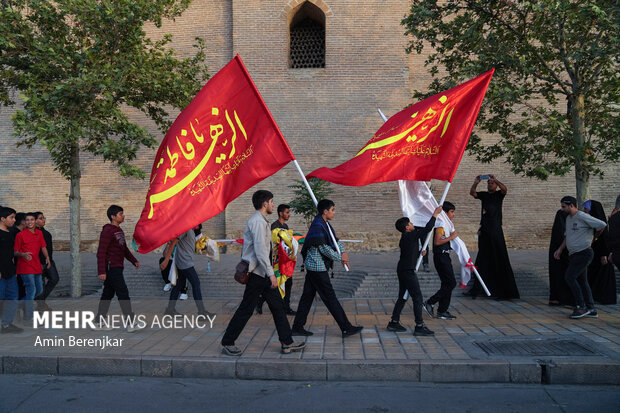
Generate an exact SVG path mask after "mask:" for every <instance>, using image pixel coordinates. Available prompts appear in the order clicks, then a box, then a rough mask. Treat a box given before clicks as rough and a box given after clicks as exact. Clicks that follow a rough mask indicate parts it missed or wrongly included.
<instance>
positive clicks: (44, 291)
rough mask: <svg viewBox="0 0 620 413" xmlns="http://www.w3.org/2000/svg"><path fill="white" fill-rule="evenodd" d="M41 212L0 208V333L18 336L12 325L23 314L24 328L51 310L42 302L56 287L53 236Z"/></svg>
mask: <svg viewBox="0 0 620 413" xmlns="http://www.w3.org/2000/svg"><path fill="white" fill-rule="evenodd" d="M45 223H46V219H45V215H44V214H43V212H40V211H38V212H28V213H23V212H16V211H15V210H14V209H12V208H8V207H1V206H0V301H1V304H2V328H1V332H2V333H20V332H22V331H23V329H22V328H21V327H18V326H16V325H15V324H13V321H14V319H15V315H16V312H17V311H18V310H20V309H21V310H22V311H23V320H24V324H26V323H28V322H31V320H32V318H33V314H34V303H35V302H36V305H37V307H36V310H37V311H47V310H51V308H50V307H49V306H48V305H47V303H46V302H45V300H46V299H47V297H48V296H49V295H50V293H51V292H52V291H53V290H54V287H55V286H56V284H58V279H59V278H58V271H57V269H56V264H55V263H54V259H53V243H52V234H50V233H49V231H47V230H46V229H45V228H44V227H45Z"/></svg>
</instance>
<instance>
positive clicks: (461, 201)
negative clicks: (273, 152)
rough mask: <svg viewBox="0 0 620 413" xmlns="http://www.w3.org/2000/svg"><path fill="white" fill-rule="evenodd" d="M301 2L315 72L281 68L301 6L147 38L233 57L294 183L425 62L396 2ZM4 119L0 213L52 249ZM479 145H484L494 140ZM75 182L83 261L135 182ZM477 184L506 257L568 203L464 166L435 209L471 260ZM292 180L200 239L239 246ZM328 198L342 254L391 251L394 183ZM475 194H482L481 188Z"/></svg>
mask: <svg viewBox="0 0 620 413" xmlns="http://www.w3.org/2000/svg"><path fill="white" fill-rule="evenodd" d="M312 2H313V3H314V4H315V5H317V7H319V8H320V9H321V10H323V11H324V12H325V14H326V65H325V68H320V69H290V68H289V67H288V66H289V58H288V41H289V37H288V36H289V34H288V25H289V23H290V21H291V18H292V16H293V13H294V12H295V10H296V9H297V7H299V6H300V4H301V3H303V1H299V0H291V1H288V2H287V1H282V0H244V1H239V0H233V1H230V0H195V1H194V2H193V3H192V4H191V6H190V8H189V9H188V10H187V11H186V13H185V14H184V15H183V16H181V17H180V18H178V19H176V21H174V22H167V23H165V24H164V26H163V27H162V28H161V29H155V28H154V27H150V28H148V29H149V33H151V34H152V36H153V37H158V36H161V35H162V34H163V33H173V34H174V43H173V46H174V47H175V49H176V50H177V52H178V53H179V55H181V56H188V55H190V54H191V53H192V43H193V39H194V38H195V37H197V36H199V37H203V38H205V40H206V45H207V58H206V62H205V63H206V64H207V65H208V67H209V72H210V73H211V74H214V73H216V72H217V71H218V70H219V69H220V68H221V67H223V66H224V65H225V64H226V63H227V62H228V61H229V60H230V59H231V58H232V57H233V56H234V55H235V54H237V53H239V54H240V55H241V57H242V58H243V60H244V63H245V64H246V66H247V68H248V70H249V72H250V74H251V75H252V77H253V79H254V81H255V83H256V85H257V87H258V89H259V91H260V92H261V94H262V96H263V98H264V100H265V102H266V103H267V105H268V106H269V108H270V110H271V112H272V114H273V117H274V119H275V120H276V122H277V123H278V125H279V127H280V129H281V130H282V132H283V134H284V136H285V138H286V139H287V141H288V143H289V145H290V147H291V149H292V150H293V153H294V154H295V156H296V158H297V160H298V161H299V164H300V165H301V167H302V169H303V170H304V172H305V173H309V172H310V171H312V170H313V169H315V168H317V167H319V166H335V165H337V164H339V163H341V162H344V161H345V160H347V159H349V158H350V157H351V156H353V155H354V154H355V153H356V152H357V151H358V150H359V148H361V147H362V145H363V144H364V143H365V142H366V141H367V140H368V139H369V138H370V137H371V136H372V135H373V133H374V132H375V131H376V130H377V129H378V128H379V127H380V126H381V123H382V120H381V118H380V117H379V116H378V115H377V112H376V109H377V108H381V109H382V110H383V111H384V113H385V114H386V115H388V116H390V115H392V114H394V113H396V112H397V111H399V110H400V109H402V108H404V107H405V106H407V105H408V104H410V103H412V101H411V94H412V90H413V89H414V88H424V86H425V85H427V84H428V83H429V81H430V76H429V75H428V73H427V71H426V69H425V68H424V59H425V56H424V55H407V54H406V53H405V51H404V48H405V45H406V42H407V39H406V38H405V37H404V36H403V28H402V27H401V26H400V20H401V19H402V17H403V16H404V15H405V14H406V13H407V10H408V5H409V2H408V1H405V0H387V1H379V0H341V1H322V0H318V1H314V0H313V1H312ZM13 112H14V109H10V108H9V109H7V108H0V139H1V141H2V142H3V145H2V149H1V151H2V159H3V162H2V164H0V187H1V188H2V191H1V192H0V205H10V206H12V207H14V208H16V209H19V210H21V211H29V210H37V209H41V210H43V211H44V212H45V213H46V215H47V217H48V227H49V230H50V231H51V232H52V234H53V235H54V237H55V239H56V240H58V241H59V242H60V241H67V240H68V239H69V229H68V225H69V204H68V198H67V194H68V192H69V185H68V182H66V181H65V180H64V179H63V178H62V177H60V176H59V175H58V173H57V172H55V171H54V169H53V165H52V163H51V161H50V159H49V156H48V155H47V153H46V151H45V150H44V149H41V148H35V149H32V150H27V149H23V148H19V149H16V148H15V146H14V144H15V142H16V139H15V138H14V137H13V136H12V133H13V131H12V127H11V115H12V113H13ZM128 113H129V114H130V116H131V118H132V119H134V120H135V121H136V122H137V123H139V124H140V125H143V126H144V127H146V128H148V130H149V131H151V132H152V133H154V134H155V136H157V137H158V139H161V138H162V137H163V134H162V133H161V132H159V131H158V130H157V129H156V128H155V127H154V125H153V124H152V123H151V122H149V121H148V120H147V119H145V118H144V117H143V116H142V115H141V114H140V113H139V112H137V111H131V110H128ZM177 114H178V112H173V113H172V114H171V117H173V118H174V117H175V116H176V115H177ZM484 139H485V141H487V142H491V141H493V140H494V139H496V137H492V136H485V137H484ZM154 153H155V150H142V151H141V152H140V154H139V156H138V159H137V160H136V161H135V163H136V164H137V165H139V166H141V167H142V168H143V169H145V170H147V171H149V170H150V168H151V165H152V162H153V157H154ZM605 170H606V177H605V179H604V180H599V179H598V178H596V179H593V180H592V182H591V194H592V198H593V199H598V200H600V201H601V202H602V203H603V206H604V207H605V209H606V212H607V213H609V212H610V211H611V208H612V207H613V202H614V200H615V197H616V196H617V195H618V193H619V192H620V186H618V184H617V182H620V165H617V164H616V165H608V166H606V169H605ZM82 171H83V179H82V202H83V204H82V237H83V239H84V241H85V246H86V247H87V248H89V249H91V250H92V249H93V248H94V247H95V244H96V240H97V238H98V233H99V230H100V228H101V226H102V225H103V224H105V223H106V217H105V209H106V208H107V206H108V205H109V204H111V203H118V204H120V205H122V206H123V207H124V208H125V212H126V215H127V220H126V223H125V225H124V227H125V230H126V233H127V235H128V236H131V233H132V230H133V227H134V225H135V223H136V221H137V219H138V217H139V215H140V212H141V210H142V208H143V206H144V200H145V195H146V188H147V182H146V181H140V180H136V179H128V178H121V177H119V176H118V174H117V173H116V171H115V169H114V167H113V165H110V164H104V163H103V162H102V161H101V160H100V159H93V158H91V157H88V156H83V157H82ZM483 173H492V174H495V175H496V176H497V177H498V179H500V180H501V181H502V182H503V183H505V184H506V185H507V186H508V189H509V194H508V196H507V197H506V199H505V202H504V233H505V236H506V240H507V243H508V246H509V248H545V247H546V246H547V245H548V239H549V232H550V228H551V224H552V221H553V217H554V215H555V211H556V210H557V208H558V207H559V199H560V198H561V196H563V195H565V194H574V193H575V184H574V177H573V176H572V175H569V176H566V177H564V178H552V179H550V180H548V181H546V182H540V181H535V180H531V179H528V178H523V177H520V176H515V175H513V174H512V173H511V172H510V169H509V167H508V165H506V164H505V163H504V162H501V161H500V162H495V163H493V164H491V165H482V164H479V163H477V162H476V161H475V159H473V157H471V156H468V155H465V156H464V158H463V161H462V163H461V166H460V168H459V170H458V172H457V174H456V177H455V179H454V181H453V183H452V187H451V189H450V192H449V194H448V198H447V199H448V200H450V201H451V202H453V203H455V204H456V206H457V214H456V218H455V224H456V227H457V229H458V232H459V234H460V235H461V237H462V238H463V239H464V241H465V242H466V243H467V244H468V245H469V246H470V248H472V249H475V248H476V239H475V233H476V230H477V226H478V222H479V219H480V203H479V201H476V200H474V199H473V198H471V197H470V196H469V189H470V187H471V184H472V182H473V178H474V176H475V175H478V174H483ZM294 179H298V174H297V171H296V169H295V168H294V166H293V165H288V166H286V167H285V168H283V169H282V170H281V171H280V172H278V173H277V174H275V175H274V176H273V177H271V178H268V179H266V180H265V181H264V182H262V183H261V184H259V185H257V188H253V189H251V190H249V191H247V192H246V193H245V194H243V195H242V196H241V197H239V198H238V199H237V200H235V201H234V202H232V203H231V204H230V205H229V207H228V208H227V209H226V211H225V212H224V213H222V214H220V215H218V216H217V217H214V218H213V219H211V220H210V221H209V222H207V223H206V226H205V232H206V233H209V234H210V235H212V236H215V237H224V236H225V237H239V236H240V235H241V233H242V232H243V228H244V225H245V222H246V220H247V218H248V217H249V216H250V214H251V213H252V206H251V201H250V199H251V194H252V192H253V191H254V190H255V189H258V188H264V189H269V190H271V191H272V192H274V194H275V202H276V204H277V203H282V202H288V201H290V200H291V198H292V191H291V190H290V188H288V187H287V185H289V184H291V183H292V181H293V180H294ZM443 187H444V183H443V182H433V192H434V193H435V195H436V197H437V198H439V197H440V196H441V192H442V190H443ZM334 189H335V192H334V194H333V196H332V198H333V200H334V201H335V202H336V206H337V215H336V219H335V221H334V226H335V228H336V230H337V231H338V233H339V235H340V236H341V237H342V238H354V239H364V240H365V243H364V244H349V247H350V249H359V248H363V249H370V250H386V249H392V248H395V247H396V246H397V239H398V237H397V234H396V232H395V230H394V229H393V228H394V227H393V224H394V221H395V220H396V219H397V218H399V217H400V216H401V212H400V209H399V202H398V193H397V184H396V183H383V184H373V185H369V186H366V187H342V186H334ZM479 189H481V190H484V189H485V188H484V183H482V184H481V185H480V187H479ZM273 219H275V216H274V218H273ZM290 226H291V228H295V229H298V230H300V231H303V228H304V224H303V222H302V220H301V219H300V218H299V217H292V219H291V221H290Z"/></svg>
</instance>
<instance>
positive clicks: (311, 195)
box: [293, 159, 349, 271]
mask: <svg viewBox="0 0 620 413" xmlns="http://www.w3.org/2000/svg"><path fill="white" fill-rule="evenodd" d="M293 164H294V165H295V168H297V172H299V175H300V176H301V179H302V180H303V181H304V184H306V189H307V190H308V193H310V197H311V198H312V201H313V202H314V205H315V206H317V205H318V204H319V201H317V200H316V197H315V196H314V192H312V188H310V184H309V183H308V180H307V179H306V175H304V173H303V171H302V170H301V167H300V166H299V164H298V163H297V159H293ZM327 230H328V231H329V236H330V237H331V239H332V242H333V243H334V245H335V246H336V251H337V252H338V255H340V256H342V253H341V252H340V247H339V246H338V242H337V241H336V237H335V236H334V233H333V232H332V229H331V227H330V226H329V224H328V225H327ZM344 270H345V271H349V266H347V265H345V266H344Z"/></svg>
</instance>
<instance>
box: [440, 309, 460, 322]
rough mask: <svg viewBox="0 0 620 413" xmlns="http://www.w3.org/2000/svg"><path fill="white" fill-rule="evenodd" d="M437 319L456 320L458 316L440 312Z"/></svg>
mask: <svg viewBox="0 0 620 413" xmlns="http://www.w3.org/2000/svg"><path fill="white" fill-rule="evenodd" d="M437 318H439V319H440V320H456V316H455V315H452V314H450V312H449V311H446V312H445V313H440V312H439V311H437Z"/></svg>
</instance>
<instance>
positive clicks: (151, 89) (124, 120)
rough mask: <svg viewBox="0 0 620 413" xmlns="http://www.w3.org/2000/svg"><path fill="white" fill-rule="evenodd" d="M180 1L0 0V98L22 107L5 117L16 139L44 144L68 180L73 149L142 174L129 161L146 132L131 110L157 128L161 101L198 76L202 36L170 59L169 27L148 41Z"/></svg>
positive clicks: (179, 97) (163, 125)
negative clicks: (148, 29)
mask: <svg viewBox="0 0 620 413" xmlns="http://www.w3.org/2000/svg"><path fill="white" fill-rule="evenodd" d="M189 3H190V1H189V0H56V1H47V0H16V1H8V0H0V102H1V103H2V104H3V105H12V104H14V103H15V102H14V101H13V100H12V99H11V91H13V90H18V91H19V93H20V95H19V97H20V99H21V101H22V102H23V109H22V110H19V111H17V113H16V114H15V115H14V117H13V125H14V128H15V131H16V134H17V135H18V137H19V138H20V139H21V140H20V142H19V145H25V146H26V147H29V148H30V147H32V146H34V145H35V144H41V145H43V146H45V147H46V148H47V149H48V150H49V152H50V155H51V157H52V160H53V162H54V164H55V167H56V169H57V170H58V171H59V172H60V173H61V174H62V175H63V176H64V177H66V178H67V179H72V178H78V179H79V176H80V173H79V153H80V151H86V152H89V153H90V154H92V155H95V156H100V157H102V158H103V160H104V161H109V162H113V163H115V164H116V165H117V166H118V169H119V172H120V173H121V175H124V176H136V177H144V176H145V172H144V171H143V170H141V169H140V168H138V167H136V166H135V165H132V163H131V161H132V160H133V159H135V157H136V153H137V151H138V150H139V149H140V147H147V148H152V147H154V146H155V145H156V144H157V140H156V139H155V137H154V136H153V135H152V134H150V133H149V132H147V131H146V129H144V128H143V127H141V126H139V125H137V124H135V123H133V122H132V121H131V120H130V119H129V117H128V116H127V109H131V108H135V109H137V110H139V111H141V112H143V113H144V114H146V115H147V116H148V117H149V118H151V119H152V120H153V121H154V122H155V124H156V125H157V127H158V128H159V129H160V130H161V131H162V132H165V131H166V130H167V129H168V128H169V127H170V125H171V121H170V120H169V114H168V111H167V110H168V109H164V107H165V108H178V109H182V108H184V107H185V106H187V104H189V102H190V101H191V99H192V98H193V96H194V95H195V94H196V93H197V92H198V91H199V90H200V87H201V86H202V85H203V84H204V82H205V80H206V79H207V78H208V75H207V68H206V66H204V65H202V62H203V60H204V56H205V55H204V42H203V41H202V40H201V39H196V43H195V47H196V51H195V54H194V55H193V56H191V57H188V58H179V57H178V56H177V55H176V54H175V51H174V50H173V49H172V48H170V47H169V43H170V42H171V40H172V37H171V36H170V35H164V36H162V37H161V39H158V40H153V39H150V38H149V37H147V36H146V33H145V25H152V26H155V27H161V25H162V21H163V19H173V18H175V17H177V16H179V15H180V14H181V13H182V12H183V11H184V10H185V9H186V8H187V6H188V5H189Z"/></svg>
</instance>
